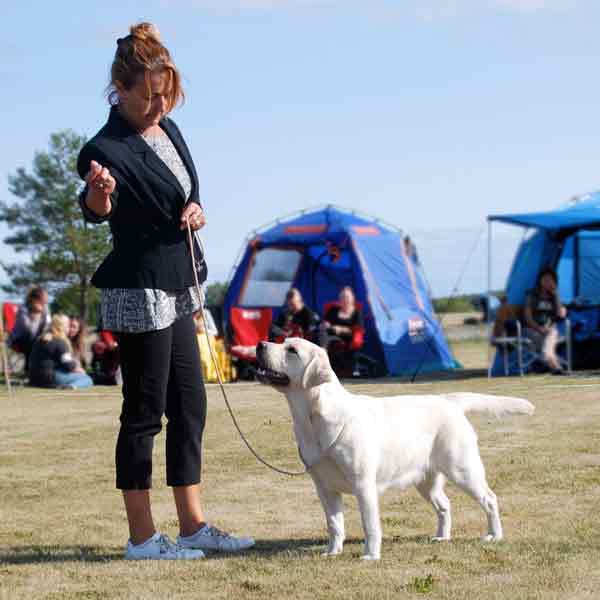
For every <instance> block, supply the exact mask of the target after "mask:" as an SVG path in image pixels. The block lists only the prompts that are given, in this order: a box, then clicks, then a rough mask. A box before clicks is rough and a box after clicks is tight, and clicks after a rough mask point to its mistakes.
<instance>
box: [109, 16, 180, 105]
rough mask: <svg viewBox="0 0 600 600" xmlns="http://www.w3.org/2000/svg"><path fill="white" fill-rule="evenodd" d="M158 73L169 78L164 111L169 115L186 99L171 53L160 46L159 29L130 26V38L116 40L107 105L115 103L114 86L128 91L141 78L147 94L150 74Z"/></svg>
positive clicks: (145, 26)
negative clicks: (162, 73)
mask: <svg viewBox="0 0 600 600" xmlns="http://www.w3.org/2000/svg"><path fill="white" fill-rule="evenodd" d="M161 71H164V72H167V73H168V75H169V82H168V86H169V87H168V89H169V97H168V99H167V112H171V111H172V110H173V109H174V108H175V107H176V106H177V105H178V104H181V103H183V101H184V100H185V94H184V93H183V87H182V85H181V75H180V74H179V71H178V70H177V67H175V64H174V63H173V61H172V60H171V54H170V53H169V51H168V50H167V48H166V47H165V46H163V44H162V42H161V39H160V34H159V33H158V29H157V28H156V27H155V26H154V25H153V24H152V23H138V24H137V25H132V26H131V27H130V28H129V35H128V36H126V37H124V38H119V39H118V40H117V51H116V52H115V58H114V59H113V63H112V67H111V69H110V83H109V84H108V87H107V97H108V101H109V103H110V104H113V105H114V104H118V93H117V87H116V86H117V83H119V84H120V85H122V86H123V87H124V88H125V89H126V90H129V89H131V88H132V87H133V86H134V85H136V84H137V83H138V82H139V81H140V79H144V80H145V81H146V88H147V89H148V95H150V90H151V86H150V75H151V74H152V73H157V72H161Z"/></svg>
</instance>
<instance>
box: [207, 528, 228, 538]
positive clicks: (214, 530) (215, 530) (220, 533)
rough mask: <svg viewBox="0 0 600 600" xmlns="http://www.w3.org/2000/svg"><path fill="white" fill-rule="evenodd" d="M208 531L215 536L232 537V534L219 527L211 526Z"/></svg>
mask: <svg viewBox="0 0 600 600" xmlns="http://www.w3.org/2000/svg"><path fill="white" fill-rule="evenodd" d="M206 533H207V534H208V535H210V536H213V537H221V538H230V537H231V535H230V534H229V533H227V532H225V531H221V530H220V529H219V528H217V527H214V526H212V525H211V526H210V527H208V528H207V530H206Z"/></svg>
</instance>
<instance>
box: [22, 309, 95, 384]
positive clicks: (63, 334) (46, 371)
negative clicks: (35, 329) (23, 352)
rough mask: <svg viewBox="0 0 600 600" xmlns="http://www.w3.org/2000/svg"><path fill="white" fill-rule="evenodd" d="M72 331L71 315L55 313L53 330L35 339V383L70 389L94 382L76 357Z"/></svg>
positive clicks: (31, 366) (32, 380)
mask: <svg viewBox="0 0 600 600" xmlns="http://www.w3.org/2000/svg"><path fill="white" fill-rule="evenodd" d="M68 331H69V317H67V316H66V315H61V314H58V315H54V316H53V317H52V321H51V323H50V328H49V330H48V331H47V332H46V333H44V334H43V335H42V337H40V338H39V339H38V340H37V341H36V342H35V344H34V345H33V349H32V351H31V356H30V361H29V382H30V383H31V385H34V386H36V387H60V388H66V389H82V388H87V387H90V386H92V385H94V384H93V382H92V380H91V378H90V377H89V376H88V375H87V374H86V373H85V371H84V370H83V369H82V368H81V366H80V365H79V363H78V362H77V360H76V359H75V357H74V356H73V352H72V349H71V344H70V342H69V338H68V337H67V332H68Z"/></svg>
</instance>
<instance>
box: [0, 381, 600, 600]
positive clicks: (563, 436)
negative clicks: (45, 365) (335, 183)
mask: <svg viewBox="0 0 600 600" xmlns="http://www.w3.org/2000/svg"><path fill="white" fill-rule="evenodd" d="M597 383H598V382H597V381H596V380H594V379H582V378H577V377H573V378H560V379H557V378H551V377H531V378H527V379H509V380H494V381H492V382H488V381H487V380H485V379H475V380H470V381H463V382H460V381H448V382H443V383H436V384H430V383H428V384H416V385H412V386H410V385H402V384H399V383H377V384H372V385H371V384H361V385H356V386H355V387H354V388H353V389H354V390H355V391H361V392H366V393H370V394H373V395H391V394H402V393H430V392H441V391H453V392H456V391H460V390H469V391H492V392H494V393H499V394H507V395H508V394H513V395H519V396H524V397H526V398H529V399H530V400H532V401H533V402H534V403H535V404H536V405H537V407H538V410H537V413H536V415H535V416H534V417H531V418H526V417H522V418H515V419H512V420H508V421H503V422H496V421H489V420H487V419H485V418H481V417H477V418H475V419H473V422H474V424H475V426H476V428H477V430H478V432H479V435H480V443H481V449H482V454H483V458H484V462H485V463H486V466H487V469H488V473H489V480H490V483H491V484H492V485H493V487H494V489H495V491H496V493H497V494H498V496H499V499H500V507H501V512H502V515H503V521H504V528H505V533H506V538H507V539H506V541H505V542H502V543H500V544H497V545H483V544H482V543H480V542H479V536H480V535H481V534H482V533H483V532H484V530H485V520H484V516H483V514H482V512H481V511H480V509H479V508H478V507H477V506H476V505H475V503H474V502H473V501H472V500H470V499H469V498H467V497H465V496H464V494H463V493H462V492H458V491H456V490H455V489H454V488H452V487H450V488H449V495H450V499H451V501H452V503H453V512H454V536H455V540H454V541H453V542H452V543H449V544H432V543H430V542H429V541H428V540H429V536H430V534H432V533H433V531H434V525H435V518H434V515H433V513H432V511H431V510H430V508H429V507H428V506H427V505H426V504H425V503H424V502H423V501H422V500H421V498H420V497H419V496H418V495H417V494H416V493H415V492H414V491H408V492H405V493H403V494H399V493H395V492H390V493H388V494H387V495H386V496H384V498H383V500H382V518H383V526H384V544H383V553H382V554H383V558H382V560H381V561H380V562H379V563H375V564H373V563H371V564H366V563H363V562H361V561H359V560H358V557H359V556H360V554H361V550H362V548H361V545H362V540H361V538H362V531H361V528H360V518H359V515H358V512H357V510H356V503H355V501H354V499H352V498H348V500H347V507H348V508H347V527H348V536H349V541H348V544H347V547H346V551H345V553H344V555H342V556H341V557H338V558H335V559H327V560H326V559H322V558H321V557H320V556H319V553H320V551H321V550H322V546H323V545H324V544H325V539H326V531H325V522H324V517H323V515H322V512H321V507H320V504H319V501H318V499H317V497H316V494H315V493H314V491H313V487H312V483H311V481H310V479H309V478H297V479H288V478H283V477H280V476H278V475H275V474H273V473H271V472H269V471H267V470H265V469H264V467H262V466H260V465H259V464H257V463H256V462H255V461H254V459H253V458H252V457H251V456H250V455H249V453H248V452H247V451H246V450H245V448H244V447H243V445H242V443H241V442H240V441H239V439H238V438H237V437H236V433H235V431H234V429H233V426H232V424H231V422H230V421H229V417H228V415H227V413H226V411H225V409H224V406H223V404H222V400H221V398H220V396H219V394H218V390H217V389H216V388H214V387H210V388H209V418H208V425H207V431H206V438H205V470H204V482H205V484H204V501H205V504H206V507H207V509H208V514H209V516H210V518H211V520H213V521H214V522H215V523H217V524H218V525H219V526H221V527H224V528H229V529H231V530H233V531H237V532H241V533H249V534H252V535H255V536H256V538H257V540H258V543H257V546H256V548H255V549H254V550H253V551H251V552H249V553H247V554H246V555H244V556H239V557H230V556H227V557H211V558H209V559H207V560H205V561H202V562H200V563H170V564H166V563H162V564H161V563H142V564H139V563H136V564H131V563H127V562H125V561H123V560H122V559H121V557H122V552H123V545H124V542H125V541H126V522H125V518H124V515H123V511H122V507H121V499H120V496H119V494H118V493H117V491H116V490H114V483H113V479H114V476H113V446H114V441H115V436H116V432H117V417H118V413H119V406H120V398H119V393H118V390H117V389H115V388H96V389H94V390H90V391H86V392H37V391H35V390H30V389H20V390H18V391H17V394H16V397H15V398H14V399H13V400H12V401H11V400H8V398H6V396H3V397H0V406H1V407H2V415H3V418H2V421H1V423H0V598H2V599H4V598H7V599H8V598H10V600H13V599H20V598H48V599H59V598H60V599H63V598H73V599H75V598H77V599H85V598H89V599H104V598H153V599H155V598H204V597H206V598H208V597H210V598H211V599H214V600H218V599H221V598H232V597H241V598H250V599H252V598H257V599H258V598H260V599H261V600H266V599H270V598H273V599H274V598H277V599H279V598H282V597H289V598H323V599H325V598H326V599H328V600H331V599H334V600H335V599H338V598H339V599H344V600H346V599H347V598H365V599H367V598H368V599H369V600H371V599H372V598H398V597H401V598H422V597H430V598H439V599H453V600H455V599H473V598H486V599H488V598H489V599H500V598H501V599H502V600H505V599H511V598H514V599H517V598H518V599H524V598H525V599H529V598H530V599H534V598H535V599H537V598H550V599H553V598H556V599H561V600H563V599H565V598H590V599H591V598H596V597H597V596H598V593H597V590H598V589H599V588H600V574H599V569H598V564H599V563H600V560H599V559H600V542H599V541H598V527H599V526H598V519H597V515H596V513H595V510H594V508H595V506H596V504H597V498H598V493H599V491H600V436H598V423H599V417H600V402H599V399H598V391H597V387H596V384H597ZM228 391H229V393H230V396H231V400H232V403H233V405H234V406H235V408H236V411H237V413H238V415H239V419H240V422H241V424H242V426H243V427H244V429H245V430H246V431H247V432H248V434H249V435H250V437H251V438H252V440H253V441H254V442H255V443H256V446H257V447H258V448H259V449H260V450H261V452H263V453H264V455H265V456H266V457H267V458H269V459H270V460H274V461H276V462H277V464H279V465H282V466H285V467H288V468H297V467H299V464H298V461H297V455H296V449H295V445H294V442H293V436H292V432H291V427H290V419H289V415H288V411H287V407H286V405H285V403H284V400H283V398H282V397H281V396H279V395H278V394H277V393H275V392H273V391H271V390H269V389H267V388H264V387H260V386H257V385H234V386H230V387H229V388H228ZM155 452H156V453H155V456H156V467H155V491H154V493H153V499H154V508H155V517H156V520H157V523H158V525H159V527H160V528H161V529H162V530H164V531H165V532H166V533H169V534H171V535H173V536H174V535H176V533H177V531H176V521H175V513H174V508H173V506H172V501H171V496H170V492H169V490H168V489H166V488H165V486H164V483H163V482H164V439H163V436H162V434H161V436H159V437H158V438H157V440H156V451H155Z"/></svg>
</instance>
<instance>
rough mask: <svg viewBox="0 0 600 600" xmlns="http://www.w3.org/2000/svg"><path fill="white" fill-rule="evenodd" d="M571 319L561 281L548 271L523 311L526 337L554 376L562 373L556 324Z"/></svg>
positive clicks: (543, 275) (552, 272) (529, 296)
mask: <svg viewBox="0 0 600 600" xmlns="http://www.w3.org/2000/svg"><path fill="white" fill-rule="evenodd" d="M566 315H567V311H566V309H565V307H564V306H563V305H562V304H561V302H560V297H559V295H558V277H557V275H556V272H555V271H554V269H552V268H551V267H546V268H545V269H544V270H543V271H542V272H541V273H540V274H539V275H538V279H537V285H536V287H535V289H533V290H531V291H530V292H528V294H527V300H526V303H525V307H524V310H523V321H524V325H525V330H524V332H523V335H524V336H525V337H527V338H528V339H530V340H531V341H532V343H533V347H534V348H535V351H536V352H539V353H541V354H542V356H543V359H544V362H545V363H546V364H547V366H548V367H549V368H550V370H551V371H552V373H555V374H559V373H562V368H561V366H560V362H559V360H558V357H557V355H556V347H557V346H558V343H559V341H560V340H559V335H558V329H557V327H556V322H557V321H558V320H560V319H564V318H565V317H566Z"/></svg>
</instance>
